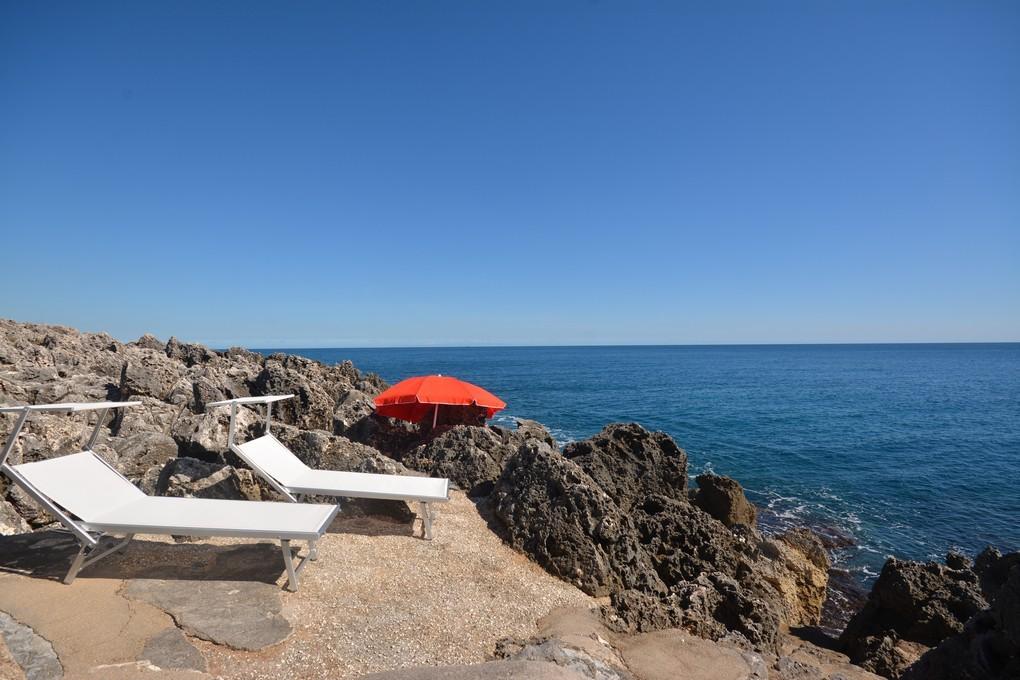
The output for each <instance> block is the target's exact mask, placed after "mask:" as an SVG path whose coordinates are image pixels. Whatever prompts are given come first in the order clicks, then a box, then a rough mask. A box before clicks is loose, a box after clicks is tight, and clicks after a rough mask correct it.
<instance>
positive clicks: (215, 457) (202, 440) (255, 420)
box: [170, 408, 263, 461]
mask: <svg viewBox="0 0 1020 680" xmlns="http://www.w3.org/2000/svg"><path fill="white" fill-rule="evenodd" d="M262 422H263V421H262V418H260V417H259V415H258V414H256V413H255V411H253V410H251V409H238V411H237V420H236V429H237V436H238V437H239V438H240V439H241V440H246V439H247V438H249V437H251V436H253V435H254V434H255V433H256V432H257V431H258V430H259V428H261V427H262ZM229 430H230V413H229V409H225V408H221V409H217V410H215V411H213V412H210V413H203V414H201V415H199V414H193V413H191V412H190V411H188V412H186V413H185V414H183V415H181V416H180V417H179V418H178V419H177V420H176V421H175V422H174V424H173V426H172V427H171V431H170V434H171V436H172V437H173V438H174V441H176V442H177V447H178V450H179V451H180V454H181V455H184V456H191V457H193V458H200V459H202V460H205V461H221V460H223V453H224V452H225V451H226V450H227V435H228V433H229Z"/></svg>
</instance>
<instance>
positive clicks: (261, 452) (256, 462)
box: [209, 394, 450, 540]
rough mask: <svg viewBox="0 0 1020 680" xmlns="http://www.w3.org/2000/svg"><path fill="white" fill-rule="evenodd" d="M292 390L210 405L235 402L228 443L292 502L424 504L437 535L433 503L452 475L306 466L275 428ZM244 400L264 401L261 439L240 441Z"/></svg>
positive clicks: (427, 525) (444, 497) (428, 532)
mask: <svg viewBox="0 0 1020 680" xmlns="http://www.w3.org/2000/svg"><path fill="white" fill-rule="evenodd" d="M293 396H294V395H293V394H285V395H274V396H265V397H242V398H240V399H227V400H226V401H217V402H214V403H211V404H209V406H227V405H229V406H230V431H229V434H228V435H227V445H228V446H229V447H230V450H231V451H233V452H234V453H235V454H237V456H238V457H239V458H240V459H241V460H243V461H244V462H245V463H247V464H248V465H249V466H250V467H251V469H252V470H254V471H255V472H256V473H257V474H258V475H259V476H261V477H262V478H263V479H265V480H266V481H267V482H269V484H270V485H272V486H273V488H274V489H276V490H277V491H279V492H280V493H281V494H283V496H285V497H286V498H288V499H289V500H292V501H295V502H296V501H299V500H300V499H301V498H302V497H303V496H333V497H345V498H381V499H387V500H397V501H406V502H408V503H420V504H421V509H422V512H421V517H422V525H423V531H422V533H423V534H424V536H425V538H426V539H429V540H431V539H432V520H433V519H434V518H435V510H434V508H433V507H432V506H433V504H434V503H442V502H445V501H448V500H449V497H450V480H448V479H439V478H435V477H412V476H410V475H380V474H369V473H364V472H340V471H337V470H315V469H312V468H310V467H308V466H307V465H305V464H304V463H303V462H302V461H301V460H300V459H299V458H298V457H297V456H295V455H294V454H293V453H292V452H291V450H290V449H288V448H287V447H286V446H284V445H283V444H281V443H280V441H279V440H278V439H277V438H276V437H274V436H273V434H272V432H271V431H270V426H271V422H272V412H273V403H274V402H277V401H281V400H283V399H290V398H292V397H293ZM244 404H249V405H251V404H264V405H265V407H266V432H265V434H264V435H262V436H261V437H259V438H257V439H253V440H251V441H250V442H246V443H244V444H238V443H237V440H236V436H235V435H236V433H235V427H234V424H235V421H236V417H237V407H238V406H240V405H244Z"/></svg>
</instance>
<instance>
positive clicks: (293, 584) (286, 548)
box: [0, 401, 338, 591]
mask: <svg viewBox="0 0 1020 680" xmlns="http://www.w3.org/2000/svg"><path fill="white" fill-rule="evenodd" d="M139 404H141V402H139V401H128V402H98V403H74V404H53V405H39V406H33V405H29V406H13V407H12V406H8V407H2V408H0V413H17V414H18V416H17V420H16V421H15V424H14V427H13V428H12V429H11V431H10V433H9V434H8V435H7V440H6V442H5V444H4V448H3V452H2V453H0V472H2V473H3V474H5V475H6V476H7V477H8V478H9V479H10V480H11V481H12V482H14V483H15V484H16V485H18V486H19V487H21V489H23V490H24V491H25V493H27V494H28V495H29V496H30V497H31V498H32V499H33V500H34V501H36V502H37V503H39V505H41V506H42V507H43V508H45V509H46V511H47V512H48V513H50V514H51V515H52V516H53V517H55V518H56V519H57V520H58V521H59V522H60V524H61V525H63V526H64V528H65V529H67V531H69V532H70V533H71V534H72V535H73V536H74V537H75V539H76V540H77V541H78V543H79V544H80V546H81V547H80V549H79V551H78V554H77V555H76V556H75V558H74V560H73V561H72V562H71V566H70V568H69V569H68V571H67V574H66V575H65V576H64V578H63V582H64V583H66V584H70V583H72V582H73V581H74V579H75V577H77V575H78V573H79V572H80V571H81V570H82V569H84V568H85V567H87V566H89V565H91V564H94V563H96V562H98V561H99V560H101V559H103V558H104V557H108V556H109V555H112V554H113V553H115V552H118V551H119V550H122V549H123V548H125V547H126V546H127V545H128V543H130V542H131V540H132V539H133V538H134V537H135V535H136V534H156V535H166V534H167V533H168V532H167V528H166V527H164V526H140V525H139V526H136V525H130V530H118V531H109V527H105V528H104V527H101V526H96V525H94V524H91V523H89V522H85V521H81V520H76V519H74V518H73V517H72V516H71V514H70V513H68V512H66V511H65V510H64V509H63V508H61V507H60V506H59V505H58V504H57V503H56V502H54V501H53V500H52V499H51V498H50V497H49V496H47V495H46V494H45V493H44V492H43V491H41V490H40V489H38V488H37V487H36V486H35V485H34V484H33V483H32V482H31V481H30V480H29V479H28V478H27V477H25V476H24V475H23V474H21V473H20V472H19V471H18V470H17V469H16V467H15V466H13V465H10V464H9V463H8V462H7V458H8V457H9V455H10V453H11V451H12V450H13V449H14V444H15V443H16V442H17V439H18V435H19V434H20V433H21V430H22V429H23V428H24V426H25V423H26V422H27V421H28V419H29V416H30V414H32V413H34V412H51V413H54V412H56V413H72V412H78V411H99V412H100V413H99V415H98V417H97V418H96V423H95V426H94V428H93V429H92V432H91V434H90V435H89V437H88V439H87V440H85V444H84V446H83V448H82V450H81V451H82V452H83V453H89V454H91V455H92V456H93V457H94V458H95V459H96V460H98V461H99V462H101V463H102V464H103V465H104V466H106V467H107V468H108V469H110V470H111V471H112V472H113V473H114V474H116V475H117V476H118V477H120V478H121V479H123V480H124V481H125V482H126V483H128V484H131V481H130V480H129V479H127V478H126V477H124V475H122V474H121V473H120V471H118V470H117V469H116V468H115V467H113V466H112V465H110V464H109V463H108V462H107V461H106V460H105V459H104V458H103V457H102V456H100V455H97V454H96V453H95V452H94V451H92V447H93V446H94V445H95V443H96V441H97V439H98V437H99V433H100V430H101V428H102V426H103V424H104V422H105V420H106V416H107V413H108V412H109V411H110V409H118V408H126V407H129V406H136V405H139ZM86 431H88V430H87V428H86ZM239 502H240V501H239ZM337 511H338V508H334V511H333V513H332V515H330V516H329V518H328V519H327V521H326V522H325V523H324V525H323V527H320V528H324V527H325V526H328V525H329V523H330V522H331V521H332V519H333V517H335V516H336V512H337ZM119 529H127V527H119ZM180 529H181V531H180V533H182V534H187V535H192V536H220V537H244V536H252V535H253V534H252V533H251V532H244V531H237V532H230V531H208V530H203V529H197V528H194V527H181V528H180ZM117 534H124V538H123V539H121V540H120V541H118V542H117V543H115V544H114V545H113V546H111V547H109V548H106V549H102V548H101V546H100V542H101V541H102V539H103V538H105V537H107V536H115V535H117ZM257 537H259V538H266V537H267V536H265V535H261V534H260V535H258V536H257ZM272 538H277V539H278V540H279V541H280V547H281V551H282V553H283V562H284V566H285V567H286V570H287V589H288V590H290V591H295V590H297V588H298V585H299V575H300V573H301V571H302V570H303V569H304V567H305V565H306V563H307V562H309V561H315V560H316V559H318V548H317V545H316V539H314V538H308V537H307V536H305V535H302V536H300V537H299V536H297V535H290V534H288V535H286V536H284V535H279V534H274V535H273V536H272ZM295 539H297V540H307V541H308V554H307V555H306V556H304V557H302V558H301V559H300V560H299V561H298V563H297V564H295V563H294V555H293V551H292V549H291V545H290V543H291V541H292V540H295Z"/></svg>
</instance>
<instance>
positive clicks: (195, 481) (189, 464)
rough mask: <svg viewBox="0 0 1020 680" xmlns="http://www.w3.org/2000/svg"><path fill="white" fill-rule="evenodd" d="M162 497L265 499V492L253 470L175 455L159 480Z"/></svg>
mask: <svg viewBox="0 0 1020 680" xmlns="http://www.w3.org/2000/svg"><path fill="white" fill-rule="evenodd" d="M156 492H157V493H158V494H159V495H161V496H174V497H177V498H221V499H235V500H249V501H260V500H262V491H261V489H260V488H259V485H258V483H257V482H256V481H255V478H254V477H253V475H252V472H251V470H239V469H237V468H234V467H232V466H230V465H221V464H217V463H206V462H204V461H200V460H196V459H194V458H175V459H173V460H172V461H170V463H168V464H167V466H166V467H165V468H163V471H162V472H161V473H160V476H159V480H158V481H157V482H156Z"/></svg>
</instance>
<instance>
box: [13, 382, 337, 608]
mask: <svg viewBox="0 0 1020 680" xmlns="http://www.w3.org/2000/svg"><path fill="white" fill-rule="evenodd" d="M139 403H141V402H137V401H135V402H99V403H91V404H89V403H86V404H82V403H73V404H71V403H69V404H51V405H45V406H10V407H3V408H0V413H19V414H20V415H19V416H18V420H17V422H16V423H15V425H14V429H13V430H11V433H10V434H9V435H8V437H7V443H6V445H5V446H4V449H3V453H2V454H0V471H2V472H3V473H4V474H5V475H7V476H8V477H9V478H10V479H11V481H13V482H14V483H15V484H17V485H18V486H20V487H21V488H22V489H24V490H25V492H26V493H27V494H28V495H30V496H31V497H32V498H34V499H35V500H36V501H37V502H38V503H39V504H40V505H42V506H43V507H44V508H46V510H47V511H49V512H50V513H51V514H52V515H53V516H54V517H55V518H57V519H58V520H59V521H60V523H61V524H63V525H64V526H65V527H66V528H67V529H68V531H70V532H71V533H72V534H74V536H75V538H77V539H78V542H79V543H80V544H81V550H79V552H78V555H77V557H75V559H74V562H73V563H72V564H71V568H70V569H69V570H68V572H67V575H66V576H65V577H64V583H71V582H72V581H73V580H74V578H75V576H77V575H78V572H79V571H80V570H81V569H83V568H84V567H86V566H88V565H90V564H92V563H94V562H96V561H98V560H100V559H102V558H103V557H106V556H107V555H110V554H111V553H113V552H116V551H117V550H120V549H121V548H123V547H124V546H126V545H127V544H128V542H129V541H130V540H131V539H132V538H133V537H134V535H135V534H164V535H167V534H169V535H186V536H222V537H236V538H257V539H266V538H269V539H273V540H278V541H280V544H281V546H282V549H283V561H284V565H285V566H286V568H287V579H288V580H287V587H288V589H289V590H297V587H298V574H299V573H300V572H301V569H302V568H303V567H304V566H305V562H306V560H314V559H316V556H317V555H316V546H315V542H316V541H317V540H318V539H319V538H321V537H322V534H323V533H325V531H326V528H327V527H328V526H329V525H330V522H332V521H333V518H334V517H335V516H336V513H337V511H338V508H337V506H335V505H311V504H309V505H292V504H290V503H264V502H255V501H234V500H216V499H206V498H162V497H153V496H147V495H145V494H144V493H142V491H141V490H140V489H139V488H138V487H136V486H135V485H134V484H132V483H131V482H130V481H128V480H127V479H126V478H125V477H124V476H122V475H121V474H120V473H119V472H117V470H115V469H114V468H113V467H112V466H111V465H110V464H109V463H107V462H106V461H105V460H103V458H102V457H101V456H99V455H98V454H96V453H95V452H93V451H92V450H91V449H92V446H93V445H95V442H96V438H97V437H98V436H99V430H100V428H101V426H102V424H103V421H104V419H105V416H106V412H107V411H108V410H109V409H111V408H123V407H125V406H134V405H136V404H139ZM95 410H98V411H100V412H101V413H100V415H99V418H98V419H97V420H96V426H95V429H94V430H93V431H92V435H91V436H90V437H89V439H88V443H87V444H86V445H85V447H84V450H83V451H81V452H80V453H72V454H69V455H64V456H60V457H58V458H50V459H48V460H42V461H39V462H36V463H23V464H21V465H9V464H8V463H7V457H8V455H9V454H10V452H11V449H13V448H14V442H15V441H16V440H17V437H18V433H19V432H20V431H21V428H22V427H23V426H24V424H25V421H26V420H28V417H29V414H31V413H33V412H38V411H49V412H65V413H71V412H77V411H95ZM107 534H124V535H126V538H124V540H123V541H121V542H120V543H118V544H116V545H115V546H113V547H112V548H109V549H108V550H105V551H102V552H100V551H99V542H100V540H101V539H102V538H103V536H104V535H107ZM291 541H308V555H307V556H306V557H305V558H303V559H301V561H300V563H299V564H298V565H297V566H295V565H294V560H293V557H292V554H291V549H290V542H291ZM97 553H98V554H97Z"/></svg>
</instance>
